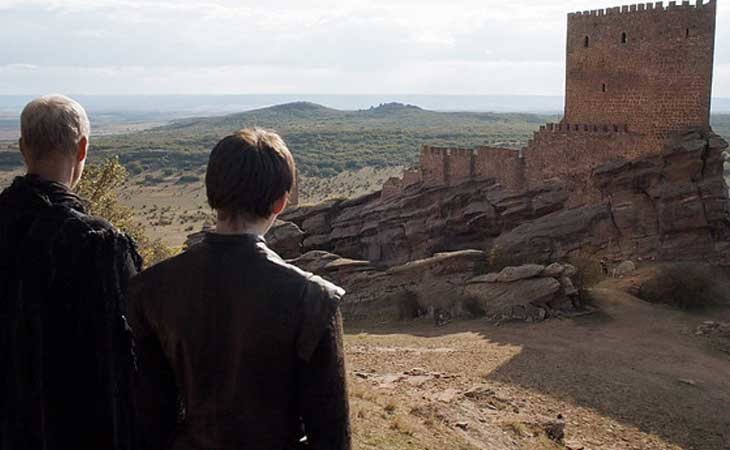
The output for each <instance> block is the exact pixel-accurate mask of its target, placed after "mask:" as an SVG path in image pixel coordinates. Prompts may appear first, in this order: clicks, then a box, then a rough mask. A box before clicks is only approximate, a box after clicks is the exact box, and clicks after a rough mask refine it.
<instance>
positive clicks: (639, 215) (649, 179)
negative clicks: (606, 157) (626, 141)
mask: <svg viewBox="0 0 730 450" xmlns="http://www.w3.org/2000/svg"><path fill="white" fill-rule="evenodd" d="M726 148H727V143H726V142H725V141H724V140H722V139H720V138H719V137H717V136H712V135H711V136H702V135H701V134H700V133H696V132H693V133H689V134H688V135H686V136H685V137H684V139H682V140H681V141H679V142H677V143H676V144H675V146H673V147H672V148H671V149H669V150H668V151H667V152H665V153H663V154H661V155H658V156H656V157H652V158H647V159H642V160H638V161H615V162H610V163H607V164H604V165H602V166H599V167H598V168H596V169H595V170H594V171H593V175H592V181H593V183H594V185H595V188H596V189H597V190H598V191H599V192H600V194H601V201H600V203H598V204H593V205H587V206H583V207H579V208H573V209H566V210H562V211H558V212H556V213H554V214H550V215H547V216H544V217H540V218H538V219H536V220H533V221H528V222H525V223H523V224H522V225H520V226H518V227H516V228H514V229H512V230H510V231H509V232H507V233H504V234H503V235H501V236H499V237H498V238H497V239H496V240H495V241H494V249H493V251H494V252H495V254H497V255H506V256H507V257H509V258H517V259H524V260H529V261H541V260H555V259H559V258H562V257H564V256H566V255H570V254H574V253H582V254H587V255H596V256H603V257H608V258H609V259H612V260H625V259H635V258H638V259H652V260H666V261H677V260H702V261H708V262H711V263H713V264H717V265H728V264H730V254H729V252H728V250H730V222H729V218H730V215H729V214H728V212H729V209H728V206H729V203H728V187H727V185H726V184H725V180H724V178H723V173H722V172H723V151H724V150H725V149H726Z"/></svg>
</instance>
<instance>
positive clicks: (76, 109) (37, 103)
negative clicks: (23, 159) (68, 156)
mask: <svg viewBox="0 0 730 450" xmlns="http://www.w3.org/2000/svg"><path fill="white" fill-rule="evenodd" d="M90 133H91V124H90V123H89V118H88V116H87V115H86V111H85V110H84V108H83V107H82V106H81V105H80V104H79V103H78V102H76V101H75V100H72V99H70V98H68V97H66V96H65V95H46V96H43V97H39V98H36V99H35V100H33V101H31V102H30V103H28V104H27V105H26V106H25V108H24V109H23V112H22V114H21V115H20V135H21V137H22V138H23V146H24V147H25V148H27V149H29V150H30V152H31V153H32V155H33V156H34V157H36V158H38V159H43V158H44V157H46V156H48V155H49V154H50V152H56V151H65V152H69V153H73V152H74V151H76V148H77V147H78V145H79V142H81V139H82V138H84V137H85V138H87V139H88V138H89V134H90Z"/></svg>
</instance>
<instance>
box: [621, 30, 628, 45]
mask: <svg viewBox="0 0 730 450" xmlns="http://www.w3.org/2000/svg"><path fill="white" fill-rule="evenodd" d="M627 41H628V36H627V35H626V32H623V33H621V43H622V44H625V43H626V42H627Z"/></svg>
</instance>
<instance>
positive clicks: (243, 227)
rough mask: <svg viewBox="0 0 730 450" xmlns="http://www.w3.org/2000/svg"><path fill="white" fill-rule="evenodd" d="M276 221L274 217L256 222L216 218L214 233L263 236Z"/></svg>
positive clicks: (237, 218)
mask: <svg viewBox="0 0 730 450" xmlns="http://www.w3.org/2000/svg"><path fill="white" fill-rule="evenodd" d="M274 220H276V217H275V216H271V217H270V218H268V219H261V220H256V221H250V220H243V219H242V218H241V217H235V218H230V219H228V218H227V219H222V218H221V217H220V216H218V222H217V223H216V227H215V232H216V233H219V234H256V235H259V236H264V235H265V234H266V233H267V232H268V231H269V228H271V225H272V224H273V223H274Z"/></svg>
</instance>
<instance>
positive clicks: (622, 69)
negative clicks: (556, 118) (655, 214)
mask: <svg viewBox="0 0 730 450" xmlns="http://www.w3.org/2000/svg"><path fill="white" fill-rule="evenodd" d="M703 3H704V2H703V0H696V1H695V2H694V3H692V4H691V3H690V2H689V1H684V2H682V3H681V4H677V3H676V2H669V5H668V7H665V6H664V4H663V2H659V3H657V4H653V3H649V4H639V5H631V6H623V7H621V8H609V9H606V10H598V11H585V12H579V13H574V14H569V15H568V36H567V58H566V83H565V117H564V119H563V121H564V122H566V123H572V124H576V123H587V124H620V125H626V126H627V128H628V129H629V131H633V132H636V133H640V134H645V135H648V136H655V137H657V138H660V139H661V138H667V137H671V135H672V134H673V133H676V132H681V131H682V130H686V129H687V128H705V129H707V128H709V125H710V92H711V88H712V67H713V55H714V47H715V16H716V10H717V2H716V0H710V2H709V3H706V4H703Z"/></svg>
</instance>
